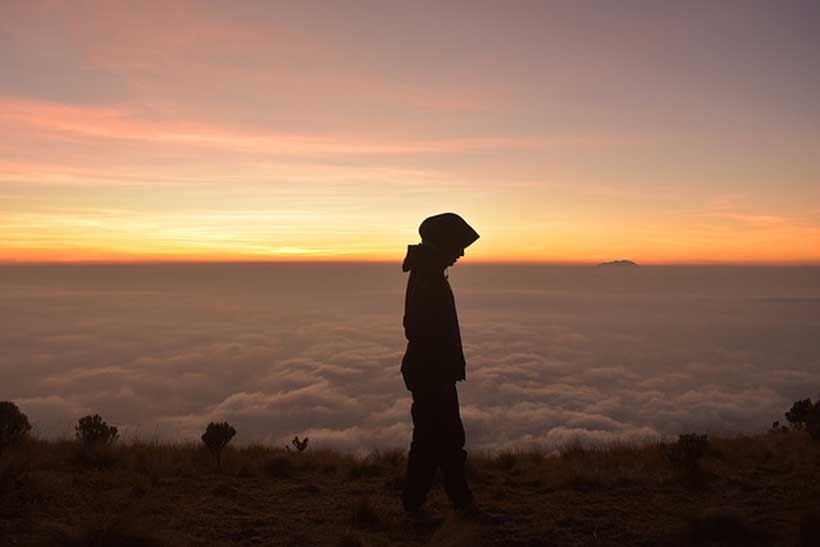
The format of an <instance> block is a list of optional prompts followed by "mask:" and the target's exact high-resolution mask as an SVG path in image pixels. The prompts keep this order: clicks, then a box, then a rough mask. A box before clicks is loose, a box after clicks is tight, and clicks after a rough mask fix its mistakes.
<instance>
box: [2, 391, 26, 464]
mask: <svg viewBox="0 0 820 547" xmlns="http://www.w3.org/2000/svg"><path fill="white" fill-rule="evenodd" d="M29 431H31V425H30V424H29V423H28V418H27V417H26V415H25V414H23V413H22V412H20V409H19V408H17V405H15V404H14V403H12V402H11V401H0V454H2V453H3V451H4V450H5V449H6V448H8V447H10V446H14V445H15V444H18V443H19V442H20V441H22V440H23V439H24V438H25V437H26V435H28V432H29Z"/></svg>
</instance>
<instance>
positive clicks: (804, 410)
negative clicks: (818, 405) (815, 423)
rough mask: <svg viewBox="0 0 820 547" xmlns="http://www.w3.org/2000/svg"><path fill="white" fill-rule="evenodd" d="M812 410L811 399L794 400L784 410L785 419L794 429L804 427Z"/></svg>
mask: <svg viewBox="0 0 820 547" xmlns="http://www.w3.org/2000/svg"><path fill="white" fill-rule="evenodd" d="M812 411H814V404H813V403H812V402H811V399H803V400H802V401H796V402H795V403H794V404H793V405H792V407H791V409H790V410H789V411H788V412H786V419H787V420H788V421H789V423H790V424H791V425H792V427H793V428H794V429H805V428H806V421H807V420H808V417H809V415H810V414H811V413H812Z"/></svg>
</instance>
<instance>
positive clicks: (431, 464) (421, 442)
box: [402, 384, 473, 512]
mask: <svg viewBox="0 0 820 547" xmlns="http://www.w3.org/2000/svg"><path fill="white" fill-rule="evenodd" d="M412 395H413V406H412V408H411V411H410V412H411V414H412V416H413V440H412V442H411V443H410V455H409V456H408V459H407V479H406V483H405V487H404V492H403V494H402V502H403V503H404V508H405V510H407V511H410V512H413V511H416V510H418V509H419V508H420V507H421V506H422V504H423V503H424V500H425V499H426V498H427V493H428V492H429V491H430V488H431V486H432V485H433V478H434V477H435V474H436V470H437V469H441V471H442V475H443V480H444V491H445V492H446V493H447V496H448V497H449V498H450V501H451V503H452V504H453V505H454V506H455V507H456V508H463V507H466V506H468V505H469V504H470V503H471V502H472V498H473V496H472V493H471V492H470V488H469V487H468V486H467V477H466V475H465V470H464V464H465V462H466V461H467V452H466V451H465V450H464V440H465V439H464V425H463V424H462V423H461V415H460V413H459V408H458V392H457V391H456V385H455V384H445V385H443V386H441V387H438V388H435V389H426V390H423V391H422V390H415V391H413V392H412Z"/></svg>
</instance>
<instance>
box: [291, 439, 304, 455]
mask: <svg viewBox="0 0 820 547" xmlns="http://www.w3.org/2000/svg"><path fill="white" fill-rule="evenodd" d="M290 444H292V445H293V447H294V448H295V449H296V450H297V451H298V452H299V453H300V454H301V453H302V452H304V451H305V449H306V448H307V447H308V438H307V437H305V438H304V439H303V440H301V441H300V440H299V436H298V435H297V436H295V437H294V438H293V440H292V441H291V442H290Z"/></svg>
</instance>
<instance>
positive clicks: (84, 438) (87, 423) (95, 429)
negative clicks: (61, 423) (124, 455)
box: [74, 414, 117, 449]
mask: <svg viewBox="0 0 820 547" xmlns="http://www.w3.org/2000/svg"><path fill="white" fill-rule="evenodd" d="M74 430H75V432H76V434H77V440H79V441H80V444H81V445H82V446H83V448H86V449H94V448H97V447H99V446H105V445H109V444H111V443H113V442H114V441H115V440H116V439H117V428H116V427H114V426H109V425H108V424H107V423H105V422H104V421H103V419H102V417H100V415H99V414H94V415H93V416H85V417H84V418H80V421H79V423H78V424H77V426H75V427H74Z"/></svg>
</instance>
